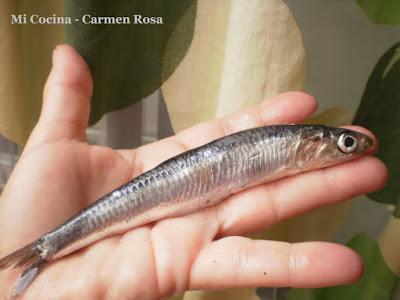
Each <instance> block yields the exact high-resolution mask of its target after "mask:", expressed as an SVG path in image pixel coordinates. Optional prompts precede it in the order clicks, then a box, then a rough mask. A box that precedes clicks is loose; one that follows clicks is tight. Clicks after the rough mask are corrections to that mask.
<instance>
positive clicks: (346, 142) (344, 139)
mask: <svg viewBox="0 0 400 300" xmlns="http://www.w3.org/2000/svg"><path fill="white" fill-rule="evenodd" d="M357 145H358V141H357V138H355V137H354V136H352V135H350V134H348V133H343V134H342V135H341V136H340V137H339V140H338V147H339V149H340V151H342V152H343V153H352V152H354V150H356V148H357Z"/></svg>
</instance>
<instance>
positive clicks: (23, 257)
mask: <svg viewBox="0 0 400 300" xmlns="http://www.w3.org/2000/svg"><path fill="white" fill-rule="evenodd" d="M37 244H38V243H37V242H33V243H31V244H29V245H27V246H25V247H23V248H21V249H19V250H17V251H15V252H13V253H11V254H10V255H7V256H6V257H3V258H2V259H0V270H1V269H7V268H20V267H25V266H26V265H28V264H31V263H33V262H35V261H37V260H38V259H40V254H41V251H40V249H39V248H38V247H37Z"/></svg>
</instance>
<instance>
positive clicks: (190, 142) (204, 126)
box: [119, 92, 317, 176]
mask: <svg viewBox="0 0 400 300" xmlns="http://www.w3.org/2000/svg"><path fill="white" fill-rule="evenodd" d="M316 108H317V103H316V101H315V99H314V98H313V97H312V96H310V95H308V94H305V93H302V92H289V93H283V94H280V95H277V96H274V97H272V98H271V99H269V100H268V101H264V102H262V103H260V104H258V105H256V106H253V107H251V108H249V109H246V110H243V111H241V112H238V113H235V114H232V115H229V116H226V117H223V118H221V119H217V120H211V121H207V122H204V123H201V124H198V125H195V126H193V127H191V128H188V129H186V130H184V131H182V132H180V133H178V134H177V135H176V136H173V137H170V138H166V139H163V140H160V141H158V142H156V143H153V144H149V145H145V146H142V147H140V148H138V149H136V150H119V153H120V154H121V155H122V156H123V157H124V158H125V159H126V160H128V161H131V162H132V163H134V164H135V166H134V170H135V171H134V174H133V176H135V175H138V174H140V173H141V172H143V171H146V170H149V169H150V168H152V167H154V166H155V165H157V164H159V163H160V162H162V161H164V160H166V159H168V158H170V157H171V156H174V155H177V154H179V153H182V152H184V151H186V150H188V149H191V148H195V147H198V146H200V145H204V144H206V143H208V142H211V141H212V140H215V139H218V138H220V137H223V136H225V135H228V134H231V133H234V132H237V131H240V130H245V129H248V128H252V127H258V126H265V125H271V124H283V123H300V122H302V121H303V120H304V119H305V118H307V117H308V116H309V115H311V114H312V113H313V112H314V111H315V110H316ZM155 147H160V148H161V149H163V151H153V149H156V148H155Z"/></svg>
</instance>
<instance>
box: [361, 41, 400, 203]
mask: <svg viewBox="0 0 400 300" xmlns="http://www.w3.org/2000/svg"><path fill="white" fill-rule="evenodd" d="M399 50H400V42H398V43H396V44H394V45H393V46H392V47H391V48H390V49H389V50H388V51H387V52H386V53H385V54H384V55H383V56H382V57H381V58H380V59H379V61H378V63H377V64H376V66H375V68H374V70H373V71H372V74H371V75H370V77H369V80H368V83H367V86H366V88H365V91H364V95H363V97H362V100H361V103H360V106H359V108H358V111H357V113H356V116H355V119H354V124H356V125H361V126H364V127H366V128H368V129H370V130H372V132H374V134H375V135H376V136H377V138H378V141H379V151H378V154H377V156H378V157H379V158H380V159H382V160H383V161H384V162H385V163H386V166H387V167H388V170H389V181H388V183H387V185H386V187H385V188H384V189H382V190H380V191H378V192H375V193H371V194H369V197H370V198H371V199H373V200H375V201H378V202H382V203H391V204H394V205H396V204H398V202H399V200H400V197H399V196H400V185H399V182H400V151H399V149H400V121H399V120H400V59H399V58H400V56H399Z"/></svg>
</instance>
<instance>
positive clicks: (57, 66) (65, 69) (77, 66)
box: [49, 44, 93, 98]
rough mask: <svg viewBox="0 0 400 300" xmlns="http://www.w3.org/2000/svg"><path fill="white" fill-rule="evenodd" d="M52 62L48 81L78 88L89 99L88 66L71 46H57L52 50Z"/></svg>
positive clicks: (91, 85) (89, 74)
mask: <svg viewBox="0 0 400 300" xmlns="http://www.w3.org/2000/svg"><path fill="white" fill-rule="evenodd" d="M52 61H53V68H52V72H51V75H50V77H49V81H62V83H63V84H67V85H70V86H75V87H78V88H80V89H81V90H82V92H83V93H84V94H85V95H86V96H87V97H88V98H90V96H91V94H92V91H93V81H92V76H91V73H90V69H89V66H88V65H87V64H86V62H85V60H84V59H83V58H82V56H81V55H80V54H79V53H78V52H77V51H76V50H75V49H74V48H73V47H72V46H70V45H67V44H61V45H57V46H56V47H55V48H54V50H53V55H52Z"/></svg>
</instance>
